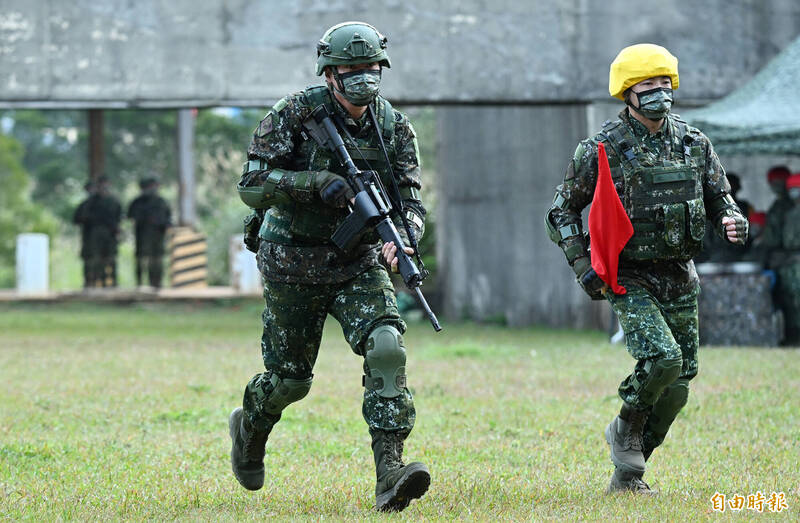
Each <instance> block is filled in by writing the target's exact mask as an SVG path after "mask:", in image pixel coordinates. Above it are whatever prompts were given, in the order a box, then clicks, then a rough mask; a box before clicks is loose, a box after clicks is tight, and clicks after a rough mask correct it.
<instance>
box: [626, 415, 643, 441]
mask: <svg viewBox="0 0 800 523" xmlns="http://www.w3.org/2000/svg"><path fill="white" fill-rule="evenodd" d="M646 421H647V412H644V411H634V412H632V413H631V414H630V416H629V417H628V433H627V434H626V435H625V444H626V446H628V447H630V448H632V449H634V450H639V451H641V450H642V449H643V448H644V442H643V441H642V433H643V432H644V424H645V422H646Z"/></svg>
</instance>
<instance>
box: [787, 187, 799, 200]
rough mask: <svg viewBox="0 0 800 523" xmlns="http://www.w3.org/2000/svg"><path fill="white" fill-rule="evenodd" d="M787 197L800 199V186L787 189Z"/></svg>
mask: <svg viewBox="0 0 800 523" xmlns="http://www.w3.org/2000/svg"><path fill="white" fill-rule="evenodd" d="M788 192H789V198H791V199H792V200H797V199H800V187H792V188H791V189H789V191H788Z"/></svg>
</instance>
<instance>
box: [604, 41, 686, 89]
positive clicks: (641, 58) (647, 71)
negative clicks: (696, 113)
mask: <svg viewBox="0 0 800 523" xmlns="http://www.w3.org/2000/svg"><path fill="white" fill-rule="evenodd" d="M655 76H669V77H670V78H671V79H672V88H673V89H677V88H678V84H679V83H680V82H679V81H678V59H677V58H675V57H674V56H672V54H671V53H670V52H669V51H667V50H666V49H664V48H663V47H661V46H660V45H655V44H636V45H631V46H629V47H626V48H625V49H623V50H622V51H620V52H619V54H618V55H617V57H616V58H614V61H613V62H611V70H610V71H609V73H608V92H609V94H610V95H611V96H613V97H614V98H619V99H620V100H624V99H625V97H624V96H623V93H624V92H625V91H626V90H627V89H628V88H629V87H631V86H632V85H636V84H638V83H639V82H641V81H642V80H647V79H648V78H653V77H655Z"/></svg>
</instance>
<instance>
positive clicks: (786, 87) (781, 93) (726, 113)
mask: <svg viewBox="0 0 800 523" xmlns="http://www.w3.org/2000/svg"><path fill="white" fill-rule="evenodd" d="M798 84H800V38H798V39H797V40H795V41H794V42H793V43H792V44H791V45H789V47H787V48H786V49H784V50H783V51H782V52H781V53H780V54H779V55H778V56H776V57H775V58H773V59H772V61H771V62H769V64H767V66H766V67H764V68H763V69H762V70H761V71H759V73H758V74H757V75H756V76H755V77H753V79H752V80H750V81H749V82H748V83H746V84H745V85H743V86H742V87H740V88H739V89H737V90H736V91H734V92H732V93H731V94H729V95H728V96H726V97H725V98H723V99H721V100H718V101H717V102H714V103H712V104H711V105H708V106H706V107H704V108H702V109H698V110H696V111H690V112H687V113H685V114H683V115H682V116H683V117H684V118H686V120H687V121H688V122H689V123H691V124H692V125H694V126H696V127H698V128H700V130H702V131H703V132H704V133H705V134H707V135H708V137H709V138H711V141H712V142H713V143H714V148H715V149H716V150H717V152H718V153H720V154H727V155H731V154H796V155H800V118H798V115H800V97H798V91H797V89H798V87H797V86H798Z"/></svg>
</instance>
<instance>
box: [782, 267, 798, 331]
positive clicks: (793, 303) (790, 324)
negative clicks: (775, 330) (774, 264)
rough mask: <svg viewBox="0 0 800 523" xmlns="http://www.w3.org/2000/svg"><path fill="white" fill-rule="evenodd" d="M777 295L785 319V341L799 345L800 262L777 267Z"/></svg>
mask: <svg viewBox="0 0 800 523" xmlns="http://www.w3.org/2000/svg"><path fill="white" fill-rule="evenodd" d="M778 295H779V297H780V303H781V306H782V309H783V314H784V318H785V321H786V338H785V342H786V343H787V344H789V345H800V262H795V263H787V264H785V265H783V266H782V267H781V268H780V269H778Z"/></svg>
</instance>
